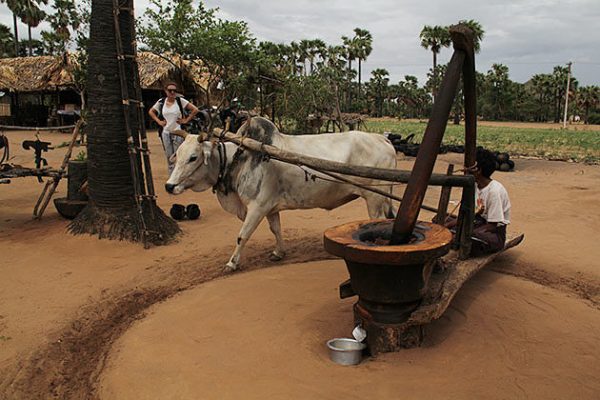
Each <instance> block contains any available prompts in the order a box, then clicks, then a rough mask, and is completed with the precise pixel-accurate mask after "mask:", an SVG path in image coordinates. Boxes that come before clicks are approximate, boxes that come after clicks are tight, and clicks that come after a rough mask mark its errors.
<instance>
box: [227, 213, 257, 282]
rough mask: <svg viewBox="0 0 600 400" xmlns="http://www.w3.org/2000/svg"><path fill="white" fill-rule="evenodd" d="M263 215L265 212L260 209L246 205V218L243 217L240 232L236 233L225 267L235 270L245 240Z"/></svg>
mask: <svg viewBox="0 0 600 400" xmlns="http://www.w3.org/2000/svg"><path fill="white" fill-rule="evenodd" d="M264 217H265V213H264V212H262V210H260V209H257V208H254V207H248V212H247V213H246V219H244V223H243V224H242V229H241V230H240V234H239V235H238V238H237V244H236V246H235V250H234V252H233V255H232V256H231V258H230V259H229V262H228V263H227V265H226V266H225V269H228V270H231V271H235V270H236V269H238V268H239V264H240V257H241V254H242V250H243V249H244V246H245V245H246V242H248V240H249V239H250V236H252V234H253V233H254V231H255V230H256V228H257V227H258V225H259V224H260V221H262V219H263V218H264Z"/></svg>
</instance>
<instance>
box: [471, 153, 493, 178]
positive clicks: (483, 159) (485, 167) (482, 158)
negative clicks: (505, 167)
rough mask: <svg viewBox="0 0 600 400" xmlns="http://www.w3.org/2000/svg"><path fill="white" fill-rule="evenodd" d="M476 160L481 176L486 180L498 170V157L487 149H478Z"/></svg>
mask: <svg viewBox="0 0 600 400" xmlns="http://www.w3.org/2000/svg"><path fill="white" fill-rule="evenodd" d="M476 160H477V167H478V168H479V170H480V171H481V174H482V175H483V176H485V177H486V178H489V177H490V176H492V174H493V173H494V171H495V170H496V156H495V155H494V153H492V152H491V151H489V150H486V149H477V155H476Z"/></svg>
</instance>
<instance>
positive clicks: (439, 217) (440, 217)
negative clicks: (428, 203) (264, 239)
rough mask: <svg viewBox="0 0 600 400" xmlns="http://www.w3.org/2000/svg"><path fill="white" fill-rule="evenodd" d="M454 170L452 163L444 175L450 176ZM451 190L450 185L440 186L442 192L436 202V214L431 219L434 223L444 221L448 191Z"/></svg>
mask: <svg viewBox="0 0 600 400" xmlns="http://www.w3.org/2000/svg"><path fill="white" fill-rule="evenodd" d="M453 172H454V164H450V165H448V170H447V171H446V175H448V176H452V173H453ZM451 191H452V186H444V187H442V193H441V194H440V202H439V204H438V210H437V214H436V216H435V218H434V220H433V222H435V223H436V224H440V225H443V224H444V222H445V221H446V215H447V211H448V203H449V202H450V193H451Z"/></svg>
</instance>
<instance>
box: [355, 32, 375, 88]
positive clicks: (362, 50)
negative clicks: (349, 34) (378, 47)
mask: <svg viewBox="0 0 600 400" xmlns="http://www.w3.org/2000/svg"><path fill="white" fill-rule="evenodd" d="M354 34H355V35H354V39H355V40H356V49H357V52H356V58H357V59H358V97H359V99H360V89H361V77H362V69H361V67H362V65H361V64H362V61H365V60H366V59H367V57H369V55H370V54H371V51H373V36H372V35H371V32H369V31H368V30H366V29H360V28H355V29H354Z"/></svg>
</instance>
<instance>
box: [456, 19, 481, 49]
mask: <svg viewBox="0 0 600 400" xmlns="http://www.w3.org/2000/svg"><path fill="white" fill-rule="evenodd" d="M458 24H459V25H465V26H466V27H468V28H469V29H471V31H473V48H474V50H475V53H479V50H480V49H481V41H482V40H483V36H484V35H485V31H484V30H483V28H482V26H481V24H480V23H479V22H477V21H475V20H474V19H469V20H465V19H463V20H461V21H459V22H458Z"/></svg>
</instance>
